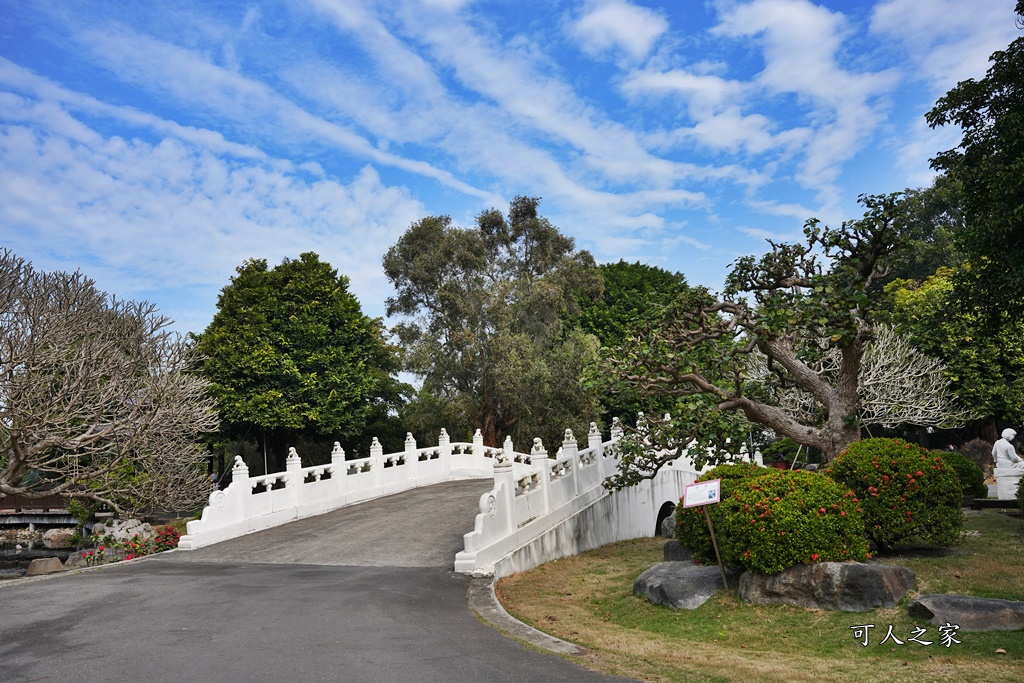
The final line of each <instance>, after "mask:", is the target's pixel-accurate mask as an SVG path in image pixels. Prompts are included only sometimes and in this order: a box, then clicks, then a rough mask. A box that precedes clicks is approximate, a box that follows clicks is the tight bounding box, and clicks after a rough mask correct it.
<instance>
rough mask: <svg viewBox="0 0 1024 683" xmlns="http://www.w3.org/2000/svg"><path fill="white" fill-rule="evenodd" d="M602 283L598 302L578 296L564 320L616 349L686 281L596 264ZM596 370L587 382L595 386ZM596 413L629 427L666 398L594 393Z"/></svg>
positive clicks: (652, 270) (661, 408)
mask: <svg viewBox="0 0 1024 683" xmlns="http://www.w3.org/2000/svg"><path fill="white" fill-rule="evenodd" d="M598 270H599V271H600V272H601V278H602V280H603V283H604V287H603V292H602V294H601V297H600V298H598V299H593V298H590V297H589V296H584V297H582V298H581V299H580V301H579V307H580V314H579V316H577V317H575V318H571V319H569V320H568V321H567V322H568V323H569V324H576V323H578V324H579V326H580V328H581V329H582V330H583V331H584V332H587V333H590V334H592V335H594V336H595V337H597V339H598V341H599V342H600V343H601V347H602V348H603V349H612V348H616V347H619V346H621V345H622V344H623V342H625V341H626V339H627V337H628V335H629V333H630V330H633V329H635V328H636V327H638V326H640V325H642V324H643V323H644V321H647V320H650V319H651V317H652V315H656V312H657V311H658V310H660V309H662V308H664V307H665V306H666V305H671V304H673V303H674V302H675V301H676V300H677V299H678V297H679V296H680V295H681V294H683V293H684V292H686V291H688V289H689V286H688V285H687V283H686V277H685V276H684V275H683V274H682V273H672V272H669V271H667V270H665V269H663V268H659V267H657V266H651V265H648V264H645V263H640V262H636V263H627V262H626V261H619V262H618V263H602V264H601V265H599V266H598ZM600 372H601V369H600V366H599V365H598V364H595V365H593V366H591V372H590V373H589V374H590V375H591V379H590V382H591V383H598V384H600V377H599V375H598V373H600ZM599 396H600V401H601V412H602V414H603V415H604V416H605V418H606V419H609V420H610V419H612V418H616V417H618V418H621V419H623V420H624V421H626V422H627V423H630V424H632V423H633V422H634V421H635V420H636V417H637V415H638V414H639V413H641V412H645V413H647V414H660V413H664V412H665V411H668V410H671V407H672V405H673V403H674V400H673V399H672V397H664V396H661V397H655V396H650V395H643V396H640V395H626V394H623V393H610V392H600V393H599Z"/></svg>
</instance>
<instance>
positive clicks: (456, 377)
mask: <svg viewBox="0 0 1024 683" xmlns="http://www.w3.org/2000/svg"><path fill="white" fill-rule="evenodd" d="M539 201H540V200H539V199H538V198H532V197H516V198H515V199H514V200H513V201H512V202H511V204H510V206H509V211H508V217H507V218H506V216H504V215H503V214H502V213H501V212H500V211H498V210H497V209H491V210H489V211H484V212H483V213H481V214H480V215H479V216H478V217H477V219H476V225H475V226H474V227H472V228H459V227H456V226H454V225H452V221H451V218H450V217H448V216H428V217H426V218H423V219H421V220H420V221H417V222H416V223H414V224H413V225H412V226H410V227H409V229H408V230H407V231H406V232H405V234H403V235H402V237H401V238H400V239H399V240H398V242H397V243H396V244H395V245H393V246H392V247H391V248H390V249H389V250H388V252H387V254H386V255H385V256H384V272H385V274H386V275H387V277H388V279H389V280H390V281H391V282H392V284H393V285H394V287H395V291H396V294H395V296H394V297H391V298H389V299H388V315H394V314H398V315H402V316H405V321H404V322H402V323H400V324H398V325H396V326H395V328H394V330H395V332H396V333H397V335H398V337H399V339H400V340H401V341H402V343H403V345H404V347H405V351H406V356H405V358H406V369H407V370H408V371H410V372H412V373H414V374H416V375H418V376H419V377H421V378H422V379H423V387H422V392H421V399H420V401H419V403H418V405H419V407H425V408H427V409H428V410H433V409H434V408H437V407H442V408H444V410H445V416H446V417H447V418H448V419H451V420H453V421H454V422H453V423H451V424H448V425H446V426H447V428H448V429H449V430H451V431H452V433H453V434H459V433H466V434H467V435H468V433H472V430H473V429H476V428H479V429H481V431H482V433H483V436H484V440H485V442H486V443H488V444H489V445H493V446H497V445H500V443H501V441H502V439H503V438H504V437H505V436H511V437H513V439H516V440H518V441H521V442H522V441H525V440H529V439H532V438H534V437H538V436H539V437H541V438H544V439H545V441H546V443H548V444H549V445H552V441H556V440H557V442H558V443H560V442H561V435H562V433H563V430H564V429H565V428H566V427H572V428H574V429H578V430H579V429H583V428H584V427H585V425H586V424H587V422H588V421H589V420H591V419H594V418H595V417H596V412H597V404H596V401H595V399H594V398H593V397H592V396H591V395H589V394H588V393H587V392H586V391H585V390H584V388H583V385H582V382H581V376H582V374H583V371H584V368H585V366H586V364H587V363H588V362H590V361H592V360H593V359H595V358H596V357H597V349H598V342H597V340H596V339H595V338H594V337H593V336H591V335H588V334H585V333H583V332H582V331H580V330H579V329H578V328H577V327H572V326H570V325H566V324H565V322H564V320H565V319H566V318H567V317H573V316H576V315H578V313H579V305H578V301H579V300H580V298H584V299H587V298H596V297H598V296H600V293H601V276H600V274H599V273H598V271H597V268H596V267H595V264H594V260H593V258H592V257H591V256H590V254H589V253H588V252H586V251H577V250H576V248H575V243H574V241H573V239H572V238H570V237H566V236H565V235H562V234H561V233H560V232H559V231H558V229H557V228H556V227H555V226H553V225H552V224H551V223H550V222H549V221H548V220H547V219H546V218H544V217H542V216H540V215H539V214H538V212H537V206H538V203H539Z"/></svg>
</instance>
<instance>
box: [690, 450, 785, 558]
mask: <svg viewBox="0 0 1024 683" xmlns="http://www.w3.org/2000/svg"><path fill="white" fill-rule="evenodd" d="M767 472H768V470H766V469H765V468H763V467H758V466H757V465H755V464H753V463H748V462H737V463H729V464H727V465H719V466H718V467H715V468H713V469H711V470H708V471H707V472H705V473H704V474H702V475H701V476H700V477H698V478H697V481H698V482H700V481H711V480H712V479H721V480H722V490H721V498H720V500H723V501H724V500H726V499H727V498H729V497H730V496H732V493H733V491H734V490H735V488H736V486H738V485H739V483H740V482H742V481H744V480H745V479H749V478H751V477H759V476H763V475H764V474H766V473H767ZM708 513H709V514H710V515H711V521H712V523H714V525H715V528H716V529H717V528H718V526H719V525H721V524H722V522H723V521H724V519H725V518H724V508H723V506H722V504H721V503H718V504H715V505H711V506H709V508H708ZM676 539H677V540H678V541H679V543H680V544H682V545H684V546H686V547H687V548H689V549H690V550H692V551H693V557H694V559H695V560H697V561H698V562H701V563H703V564H714V563H715V562H716V560H715V549H714V547H713V546H712V545H711V534H710V532H709V531H708V524H707V521H706V520H705V518H704V511H703V510H701V508H699V507H693V508H684V507H683V501H682V499H680V501H679V505H677V506H676Z"/></svg>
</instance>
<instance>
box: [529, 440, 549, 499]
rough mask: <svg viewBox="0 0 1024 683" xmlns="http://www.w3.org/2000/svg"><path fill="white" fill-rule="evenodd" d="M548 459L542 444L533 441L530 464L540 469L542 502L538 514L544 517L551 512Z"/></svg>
mask: <svg viewBox="0 0 1024 683" xmlns="http://www.w3.org/2000/svg"><path fill="white" fill-rule="evenodd" d="M549 463H550V458H548V452H547V451H546V450H544V442H543V441H541V440H540V437H537V438H536V439H534V440H533V448H532V449H530V464H531V465H533V466H534V467H540V481H538V486H540V491H541V496H540V497H541V501H542V502H543V508H542V509H541V512H540V514H542V515H546V514H547V513H549V512H551V486H550V484H551V467H550V465H549Z"/></svg>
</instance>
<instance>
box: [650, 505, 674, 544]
mask: <svg viewBox="0 0 1024 683" xmlns="http://www.w3.org/2000/svg"><path fill="white" fill-rule="evenodd" d="M675 514H676V504H675V503H673V502H672V501H670V500H669V501H665V502H664V503H662V504H661V509H659V510H658V521H657V522H655V524H654V535H655V536H661V523H662V522H664V521H665V520H666V519H668V518H669V517H672V516H673V515H675Z"/></svg>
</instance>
